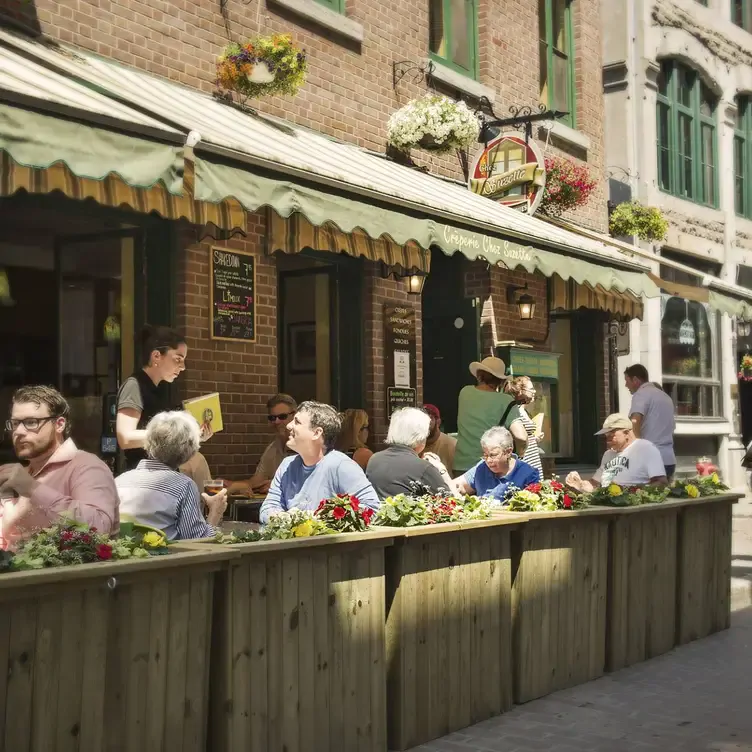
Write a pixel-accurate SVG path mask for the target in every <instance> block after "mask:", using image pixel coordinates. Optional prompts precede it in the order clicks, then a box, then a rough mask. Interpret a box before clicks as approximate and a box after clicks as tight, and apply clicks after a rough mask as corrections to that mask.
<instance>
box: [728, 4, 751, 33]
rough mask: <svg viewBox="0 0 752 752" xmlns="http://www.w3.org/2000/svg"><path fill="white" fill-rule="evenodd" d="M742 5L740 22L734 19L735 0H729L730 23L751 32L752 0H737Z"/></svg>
mask: <svg viewBox="0 0 752 752" xmlns="http://www.w3.org/2000/svg"><path fill="white" fill-rule="evenodd" d="M738 1H739V2H740V3H741V6H742V22H741V23H738V22H737V21H736V13H735V11H736V8H735V7H734V6H735V5H736V0H731V2H730V6H731V23H732V24H734V26H737V27H739V28H740V29H744V31H746V32H748V33H751V34H752V0H738Z"/></svg>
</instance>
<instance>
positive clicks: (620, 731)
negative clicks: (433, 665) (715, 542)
mask: <svg viewBox="0 0 752 752" xmlns="http://www.w3.org/2000/svg"><path fill="white" fill-rule="evenodd" d="M733 546H734V548H733V563H732V608H733V609H734V610H735V611H736V613H734V614H733V616H732V622H731V629H729V630H727V631H726V632H722V633H720V634H717V635H713V636H712V637H708V638H706V639H704V640H698V641H697V642H693V643H691V644H689V645H685V646H683V647H681V648H677V649H675V650H673V651H672V652H670V653H668V654H667V655H664V656H661V657H659V658H655V659H653V660H652V661H646V662H645V663H641V664H638V665H636V666H632V667H630V668H627V669H624V670H623V671H618V672H616V673H614V674H610V675H608V676H605V677H603V678H601V679H598V680H596V681H593V682H589V683H588V684H583V685H581V686H579V687H574V688H572V689H568V690H564V691H562V692H557V693H555V694H553V695H550V696H549V697H545V698H543V699H541V700H536V701H534V702H530V703H527V704H526V705H521V706H518V707H516V708H515V709H514V710H512V711H511V712H510V713H507V714H505V715H502V716H499V717H497V718H492V719H490V720H488V721H484V722H483V723H479V724H477V725H476V726H473V727H471V728H469V729H464V730H463V731H460V732H457V733H454V734H450V735H449V736H446V737H444V738H443V739H437V740H436V741H433V742H429V743H428V744H424V745H422V746H420V747H415V748H414V749H413V750H412V752H542V751H543V750H546V751H547V752H752V608H748V607H749V606H750V605H752V501H750V500H747V501H745V502H740V503H739V504H738V505H737V506H736V508H735V510H734V539H733Z"/></svg>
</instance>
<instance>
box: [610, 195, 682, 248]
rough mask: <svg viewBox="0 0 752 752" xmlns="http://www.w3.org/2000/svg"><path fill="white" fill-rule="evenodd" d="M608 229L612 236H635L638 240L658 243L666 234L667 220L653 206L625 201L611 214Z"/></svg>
mask: <svg viewBox="0 0 752 752" xmlns="http://www.w3.org/2000/svg"><path fill="white" fill-rule="evenodd" d="M609 229H610V230H611V234H612V235H636V236H637V237H638V238H639V239H640V240H645V241H647V242H651V243H652V242H660V241H661V240H664V239H665V237H666V233H667V232H668V220H667V219H666V218H665V217H664V216H663V214H662V213H661V210H660V209H657V208H656V207H654V206H644V205H643V204H641V203H640V202H639V201H625V202H624V203H622V204H619V205H618V206H617V207H616V208H615V209H614V210H613V212H611V217H610V219H609Z"/></svg>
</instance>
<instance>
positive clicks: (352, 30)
mask: <svg viewBox="0 0 752 752" xmlns="http://www.w3.org/2000/svg"><path fill="white" fill-rule="evenodd" d="M267 4H268V5H280V6H282V7H283V8H286V9H287V10H289V11H292V12H293V13H296V14H297V15H299V16H302V17H303V18H307V19H308V20H309V21H313V22H314V23H316V24H318V25H319V26H323V27H324V28H325V29H329V31H333V32H334V33H335V34H338V35H339V36H341V37H345V38H346V39H350V40H351V41H353V42H357V43H358V44H362V42H363V39H364V38H365V32H364V31H363V25H362V24H359V23H358V22H357V21H353V20H352V19H351V18H347V16H345V15H343V14H342V13H337V12H336V11H333V10H332V9H331V8H327V7H326V6H325V5H322V4H321V3H318V2H316V0H267Z"/></svg>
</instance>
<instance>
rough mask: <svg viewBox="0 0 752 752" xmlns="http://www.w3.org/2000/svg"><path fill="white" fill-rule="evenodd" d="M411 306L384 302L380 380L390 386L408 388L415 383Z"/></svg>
mask: <svg viewBox="0 0 752 752" xmlns="http://www.w3.org/2000/svg"><path fill="white" fill-rule="evenodd" d="M416 342H417V337H416V317H415V308H410V307H408V306H398V305H393V304H392V303H386V304H385V305H384V380H385V381H386V386H387V388H389V387H391V386H395V387H399V388H401V389H410V388H413V389H414V387H415V385H416V368H417V362H416V361H417V357H416V355H417V353H416V350H417V348H416Z"/></svg>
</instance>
